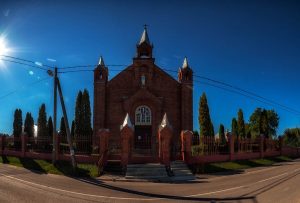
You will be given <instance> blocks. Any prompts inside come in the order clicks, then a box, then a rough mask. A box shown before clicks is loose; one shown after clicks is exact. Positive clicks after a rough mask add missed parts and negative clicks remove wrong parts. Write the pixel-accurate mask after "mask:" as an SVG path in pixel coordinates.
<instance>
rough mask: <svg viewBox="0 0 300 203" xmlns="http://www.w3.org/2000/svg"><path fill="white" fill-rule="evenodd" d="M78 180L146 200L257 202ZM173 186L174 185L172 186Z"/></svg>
mask: <svg viewBox="0 0 300 203" xmlns="http://www.w3.org/2000/svg"><path fill="white" fill-rule="evenodd" d="M76 180H78V181H81V182H84V183H88V184H92V185H95V186H98V187H102V188H106V189H110V190H114V191H118V192H123V193H127V194H132V195H139V196H142V197H145V200H147V198H158V199H157V200H160V199H161V200H163V199H165V200H182V201H199V202H216V201H217V202H219V201H222V202H232V201H235V200H236V201H244V200H245V201H246V200H247V201H252V202H254V203H256V202H257V200H256V198H255V197H254V196H243V197H228V198H210V197H196V196H191V195H190V196H178V195H164V194H156V193H150V192H141V191H137V190H133V189H127V188H122V187H117V186H112V185H109V184H106V183H104V182H102V181H99V180H97V179H92V178H85V179H76ZM170 187H172V186H170Z"/></svg>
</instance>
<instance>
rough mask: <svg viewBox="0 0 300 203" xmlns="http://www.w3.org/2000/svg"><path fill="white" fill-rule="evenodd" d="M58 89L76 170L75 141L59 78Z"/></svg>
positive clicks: (73, 164)
mask: <svg viewBox="0 0 300 203" xmlns="http://www.w3.org/2000/svg"><path fill="white" fill-rule="evenodd" d="M57 87H58V93H59V97H60V103H61V107H62V110H63V114H64V122H65V126H66V133H67V139H68V143H69V148H70V157H71V161H72V166H73V169H74V170H75V169H76V167H77V164H76V159H75V151H74V148H73V141H72V137H71V132H70V127H69V122H68V115H67V111H66V107H65V102H64V97H63V94H62V90H61V86H60V82H59V79H58V78H57Z"/></svg>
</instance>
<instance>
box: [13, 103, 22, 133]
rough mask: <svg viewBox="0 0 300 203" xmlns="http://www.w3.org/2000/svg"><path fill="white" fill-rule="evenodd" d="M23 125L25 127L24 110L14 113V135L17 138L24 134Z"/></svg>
mask: <svg viewBox="0 0 300 203" xmlns="http://www.w3.org/2000/svg"><path fill="white" fill-rule="evenodd" d="M22 125H23V119H22V110H21V109H16V110H15V113H14V123H13V134H14V136H15V137H20V135H21V134H22Z"/></svg>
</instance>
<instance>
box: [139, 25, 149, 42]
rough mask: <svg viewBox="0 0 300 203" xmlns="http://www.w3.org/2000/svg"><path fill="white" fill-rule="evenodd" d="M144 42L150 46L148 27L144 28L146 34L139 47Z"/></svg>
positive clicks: (143, 35)
mask: <svg viewBox="0 0 300 203" xmlns="http://www.w3.org/2000/svg"><path fill="white" fill-rule="evenodd" d="M144 42H145V43H147V44H149V45H150V40H149V37H148V32H147V27H146V26H145V27H144V32H143V34H142V37H141V40H140V43H139V45H141V44H142V43H144Z"/></svg>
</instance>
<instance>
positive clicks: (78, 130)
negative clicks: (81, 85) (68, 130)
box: [74, 91, 83, 138]
mask: <svg viewBox="0 0 300 203" xmlns="http://www.w3.org/2000/svg"><path fill="white" fill-rule="evenodd" d="M82 106H83V105H82V92H81V91H79V93H78V95H77V99H76V106H75V128H74V132H75V138H77V137H79V136H82V133H83V112H82V110H83V108H82Z"/></svg>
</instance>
